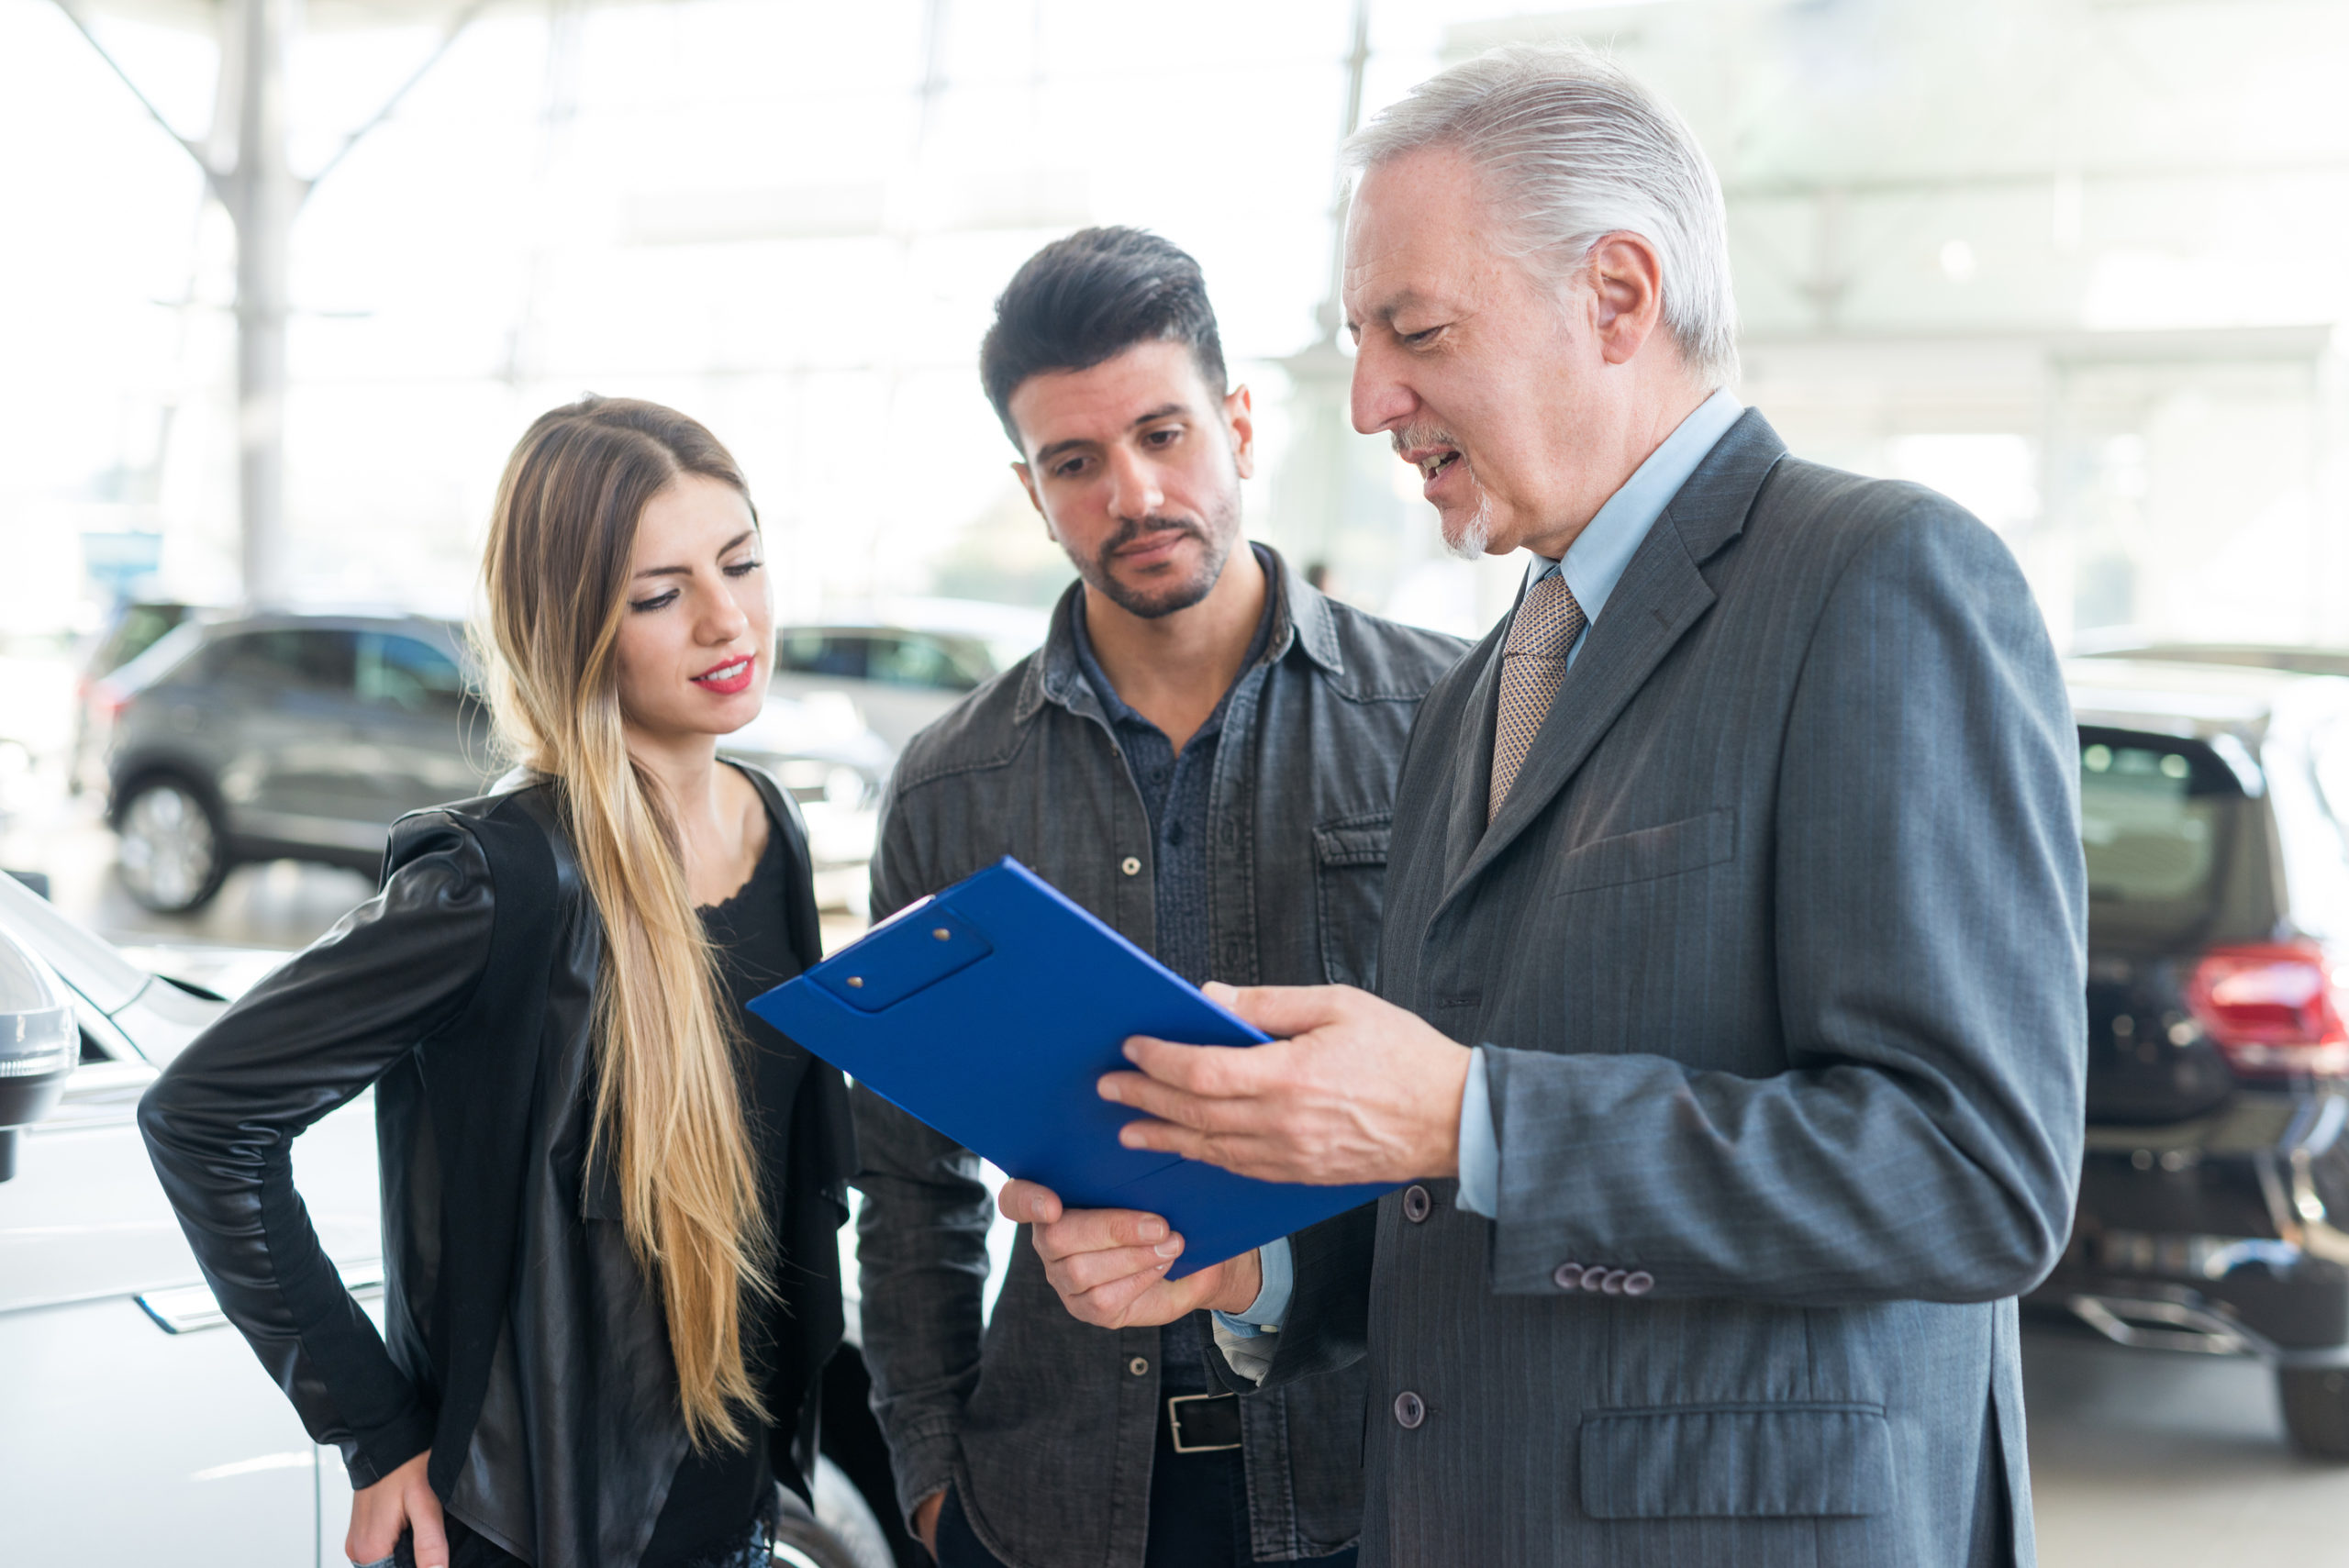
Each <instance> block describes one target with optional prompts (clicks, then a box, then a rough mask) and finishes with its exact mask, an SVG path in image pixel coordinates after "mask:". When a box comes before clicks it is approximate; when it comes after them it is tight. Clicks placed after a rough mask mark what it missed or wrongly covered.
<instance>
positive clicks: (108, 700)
mask: <svg viewBox="0 0 2349 1568" xmlns="http://www.w3.org/2000/svg"><path fill="white" fill-rule="evenodd" d="M129 700H130V694H129V693H128V692H126V691H124V690H123V689H122V688H121V687H120V686H117V685H116V684H114V683H113V682H112V681H98V682H95V683H94V684H92V685H91V687H90V706H91V707H92V708H94V709H95V710H96V712H97V715H98V717H100V718H103V719H105V720H106V722H107V723H108V724H112V723H113V722H114V721H115V720H116V719H117V718H119V717H122V708H123V705H124V704H125V703H127V702H128V701H129Z"/></svg>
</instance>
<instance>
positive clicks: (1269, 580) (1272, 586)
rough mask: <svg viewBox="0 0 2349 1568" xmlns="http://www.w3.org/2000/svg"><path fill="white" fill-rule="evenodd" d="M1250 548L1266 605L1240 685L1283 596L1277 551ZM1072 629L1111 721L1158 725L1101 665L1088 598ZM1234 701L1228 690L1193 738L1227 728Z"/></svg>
mask: <svg viewBox="0 0 2349 1568" xmlns="http://www.w3.org/2000/svg"><path fill="white" fill-rule="evenodd" d="M1249 548H1250V549H1251V550H1254V551H1255V552H1256V561H1257V563H1258V564H1259V565H1261V566H1262V567H1263V568H1264V609H1263V611H1262V612H1261V613H1260V614H1259V615H1258V616H1257V617H1256V633H1255V636H1254V637H1252V638H1251V639H1249V643H1248V652H1247V654H1246V656H1245V657H1244V658H1242V659H1241V661H1240V673H1239V674H1237V675H1234V676H1233V677H1232V678H1231V684H1232V685H1233V686H1237V685H1239V684H1240V680H1241V676H1244V675H1245V674H1247V673H1248V672H1249V671H1251V670H1252V669H1254V668H1255V667H1256V665H1257V662H1259V661H1261V660H1262V659H1263V658H1264V650H1265V648H1266V646H1267V645H1268V644H1269V643H1270V642H1271V641H1272V637H1273V623H1274V622H1275V620H1276V619H1278V618H1279V617H1278V614H1277V612H1278V610H1279V608H1280V599H1281V594H1280V587H1279V584H1280V571H1279V568H1280V562H1279V561H1278V560H1276V559H1274V558H1273V552H1272V551H1271V550H1269V549H1267V548H1266V547H1264V545H1261V544H1256V543H1254V542H1253V541H1251V542H1250V545H1249ZM1069 632H1070V634H1071V635H1070V640H1071V641H1073V642H1074V644H1075V645H1076V662H1077V667H1078V668H1079V669H1081V670H1083V671H1084V672H1085V680H1086V682H1087V683H1088V684H1090V685H1091V686H1092V687H1093V695H1095V696H1096V697H1097V698H1098V699H1099V700H1100V703H1101V707H1102V710H1103V712H1104V713H1105V714H1106V715H1107V716H1108V719H1109V722H1110V723H1112V724H1131V725H1140V726H1141V727H1143V728H1151V729H1155V728H1158V727H1157V726H1156V725H1154V724H1152V723H1151V721H1150V720H1149V719H1147V718H1144V717H1142V716H1141V714H1139V713H1137V712H1135V711H1134V709H1133V708H1131V707H1130V706H1128V705H1127V703H1126V699H1125V698H1123V697H1121V696H1119V695H1118V688H1117V687H1116V686H1114V685H1112V684H1110V681H1109V676H1108V672H1107V671H1105V670H1103V669H1102V668H1101V664H1100V661H1099V660H1098V659H1097V658H1096V657H1095V656H1094V652H1093V637H1092V634H1091V633H1090V632H1088V631H1087V630H1086V629H1085V601H1084V600H1083V599H1082V598H1079V599H1077V600H1076V601H1075V602H1074V604H1073V605H1072V606H1070V608H1069ZM1230 700H1231V692H1230V690H1229V689H1227V690H1226V691H1225V692H1224V694H1223V695H1222V697H1221V698H1220V699H1219V700H1218V702H1217V703H1216V705H1215V712H1214V713H1213V714H1211V715H1209V716H1208V721H1207V722H1206V723H1205V724H1203V725H1201V726H1199V728H1198V731H1197V735H1195V736H1194V737H1193V739H1194V740H1198V739H1204V738H1205V737H1207V736H1209V735H1212V734H1215V733H1216V732H1217V731H1218V730H1219V729H1221V728H1223V709H1224V706H1225V704H1227V703H1229V702H1230Z"/></svg>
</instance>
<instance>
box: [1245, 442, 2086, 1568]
mask: <svg viewBox="0 0 2349 1568" xmlns="http://www.w3.org/2000/svg"><path fill="white" fill-rule="evenodd" d="M1505 630H1506V628H1505V627H1504V628H1501V629H1497V630H1496V631H1495V632H1494V633H1493V634H1492V635H1491V636H1490V637H1488V638H1487V639H1486V641H1485V643H1484V644H1483V645H1482V647H1480V648H1479V649H1478V650H1477V651H1475V652H1474V653H1472V654H1471V655H1470V656H1469V658H1468V659H1467V661H1466V662H1464V663H1463V664H1462V665H1461V666H1460V667H1459V668H1458V669H1456V670H1454V671H1453V672H1452V673H1450V674H1449V675H1447V676H1446V677H1445V678H1444V680H1443V681H1442V683H1441V684H1439V685H1438V686H1437V687H1436V688H1435V690H1434V691H1432V692H1431V693H1430V694H1429V696H1428V699H1427V701H1426V703H1425V704H1424V705H1423V706H1421V708H1420V712H1419V722H1418V725H1417V727H1416V728H1414V730H1413V733H1412V739H1411V744H1410V748H1409V751H1408V754H1407V756H1406V758H1405V762H1404V769H1403V776H1402V780H1401V783H1400V784H1399V785H1398V787H1397V798H1396V807H1395V834H1394V844H1393V857H1392V861H1391V863H1390V867H1389V871H1388V877H1387V905H1386V915H1387V919H1386V936H1385V939H1384V943H1383V945H1382V947H1381V950H1380V961H1379V978H1378V985H1379V990H1380V991H1381V993H1383V994H1384V995H1386V996H1387V997H1389V998H1390V999H1392V1000H1394V1001H1396V1002H1397V1003H1399V1004H1400V1005H1402V1006H1407V1007H1409V1008H1410V1009H1412V1010H1413V1011H1414V1012H1417V1013H1418V1014H1419V1015H1420V1016H1421V1017H1422V1018H1427V1019H1428V1020H1430V1021H1431V1022H1432V1023H1433V1024H1435V1025H1436V1026H1437V1027H1438V1028H1440V1029H1442V1030H1443V1031H1444V1032H1445V1033H1446V1034H1448V1035H1450V1036H1452V1037H1453V1039H1455V1040H1463V1041H1481V1042H1487V1043H1489V1044H1490V1046H1492V1047H1493V1048H1494V1049H1493V1050H1492V1051H1490V1052H1489V1055H1488V1071H1489V1074H1490V1085H1491V1090H1492V1106H1493V1116H1494V1119H1495V1122H1496V1124H1497V1125H1496V1130H1497V1134H1498V1137H1499V1141H1500V1149H1501V1173H1500V1176H1501V1179H1500V1194H1499V1208H1500V1215H1499V1217H1498V1218H1497V1219H1486V1218H1481V1217H1479V1216H1477V1215H1475V1214H1472V1213H1468V1212H1465V1211H1463V1210H1461V1209H1459V1208H1457V1207H1454V1205H1453V1202H1452V1198H1453V1187H1452V1184H1450V1183H1439V1182H1431V1183H1428V1184H1425V1186H1426V1189H1427V1191H1428V1193H1429V1194H1430V1195H1432V1198H1433V1202H1432V1203H1431V1204H1422V1203H1421V1202H1420V1201H1419V1200H1418V1199H1410V1200H1409V1201H1408V1202H1407V1201H1406V1199H1407V1195H1405V1194H1397V1195H1392V1196H1390V1197H1388V1198H1387V1199H1386V1201H1385V1202H1383V1203H1382V1204H1381V1205H1380V1206H1379V1207H1378V1212H1377V1218H1376V1223H1375V1240H1374V1241H1371V1242H1369V1243H1367V1244H1365V1243H1364V1241H1363V1240H1362V1237H1361V1232H1362V1229H1363V1227H1362V1226H1361V1225H1360V1224H1359V1222H1357V1223H1356V1224H1355V1226H1354V1227H1353V1229H1352V1230H1351V1231H1350V1229H1349V1227H1348V1226H1347V1225H1345V1224H1343V1223H1337V1222H1333V1223H1332V1225H1330V1226H1329V1227H1326V1228H1323V1229H1320V1230H1318V1231H1313V1232H1308V1233H1306V1234H1305V1235H1304V1236H1302V1237H1300V1238H1298V1239H1297V1243H1296V1246H1297V1295H1296V1296H1295V1298H1294V1300H1293V1301H1292V1304H1291V1307H1290V1310H1289V1315H1288V1320H1287V1327H1286V1331H1285V1332H1283V1333H1282V1334H1281V1335H1280V1337H1279V1338H1280V1341H1281V1342H1280V1345H1279V1349H1278V1351H1277V1354H1276V1357H1275V1361H1274V1363H1273V1369H1272V1373H1271V1375H1270V1377H1269V1378H1268V1379H1267V1382H1268V1384H1270V1383H1276V1382H1279V1381H1283V1380H1286V1379H1287V1378H1289V1377H1293V1376H1297V1375H1301V1374H1304V1373H1311V1372H1313V1371H1315V1370H1317V1369H1320V1368H1326V1367H1330V1366H1335V1365H1341V1364H1344V1363H1345V1362H1349V1361H1350V1360H1352V1359H1353V1357H1355V1356H1356V1355H1358V1354H1361V1353H1364V1350H1365V1348H1366V1351H1367V1355H1368V1358H1369V1368H1370V1383H1371V1415H1370V1420H1369V1423H1368V1428H1367V1432H1366V1440H1365V1451H1364V1460H1365V1462H1366V1464H1367V1466H1368V1474H1367V1477H1366V1480H1367V1485H1368V1494H1369V1498H1370V1504H1369V1510H1368V1517H1367V1518H1366V1519H1365V1520H1364V1550H1363V1561H1364V1568H1374V1565H1384V1564H1390V1563H1395V1564H1402V1563H1408V1564H1430V1565H1434V1564H1445V1565H1451V1564H1459V1563H1468V1562H1477V1563H1484V1562H1496V1563H1497V1562H1507V1563H1510V1564H1516V1565H1522V1564H1537V1563H1557V1564H1568V1563H1571V1564H1578V1565H1579V1564H1600V1563H1606V1564H1623V1565H1630V1564H1655V1563H1667V1562H1669V1563H1683V1564H1715V1563H1719V1564H1734V1565H1736V1568H1765V1565H1768V1564H1779V1563H1785V1564H1795V1563H1800V1564H1804V1565H1805V1568H1811V1565H1815V1564H1850V1565H1852V1568H1891V1565H1894V1564H1929V1563H1930V1564H1951V1565H1957V1564H1970V1563H1975V1562H2031V1561H2032V1538H2031V1505H2030V1490H2029V1487H2030V1482H2029V1475H2028V1473H2027V1471H2026V1469H2025V1467H2024V1447H2023V1415H2022V1385H2021V1374H2020V1370H2019V1366H2018V1360H2017V1346H2016V1322H2015V1307H2014V1300H2013V1298H2014V1297H2015V1296H2017V1295H2018V1294H2019V1293H2021V1292H2022V1291H2024V1290H2026V1289H2028V1288H2029V1287H2031V1286H2032V1284H2035V1283H2036V1282H2037V1281H2038V1280H2039V1279H2041V1278H2042V1277H2043V1275H2044V1274H2045V1273H2047V1271H2048V1270H2049V1269H2050V1268H2051V1267H2052V1266H2053V1265H2054V1261H2055V1258H2056V1255H2057V1253H2058V1251H2060V1250H2061V1248H2062V1246H2063V1243H2064V1240H2065V1233H2066V1230H2067V1229H2068V1226H2069V1223H2070V1219H2071V1213H2072V1197H2073V1188H2074V1184H2075V1182H2076V1171H2077V1169H2078V1164H2079V1158H2080V1143H2081V1103H2082V1073H2083V1051H2082V1043H2081V1042H2082V1040H2084V1039H2085V1031H2086V1027H2087V1025H2086V1020H2085V1017H2084V1005H2083V987H2084V973H2083V971H2084V966H2085V942H2086V914H2085V910H2086V891H2085V886H2084V883H2085V876H2084V872H2083V868H2082V865H2081V857H2080V842H2079V823H2078V817H2079V809H2078V801H2077V791H2078V784H2077V773H2076V770H2077V767H2078V763H2077V761H2076V757H2077V741H2076V736H2075V734H2074V731H2073V728H2072V722H2071V716H2070V710H2069V707H2068V706H2067V704H2066V701H2065V693H2064V687H2063V684H2062V682H2061V679H2060V675H2059V672H2058V669H2057V665H2056V662H2055V657H2054V651H2053V650H2052V649H2051V648H2050V646H2049V643H2048V639H2047V635H2046V632H2045V630H2044V629H2043V627H2042V624H2041V621H2040V618H2039V614H2038V611H2037V610H2036V609H2035V608H2034V607H2033V606H2032V598H2031V595H2030V592H2029V590H2028V589H2027V588H2026V587H2025V585H2024V583H2023V579H2022V576H2021V573H2019V572H2018V571H2017V569H2016V567H2015V564H2014V562H2013V560H2012V559H2011V558H2010V557H2009V554H2008V553H2007V551H2006V550H2005V549H2004V548H2003V547H2002V546H2001V545H2000V544H1999V542H1998V539H1996V538H1995V537H1994V536H1992V535H1991V534H1990V532H1989V531H1988V530H1987V529H1986V528H1983V527H1982V526H1981V525H1980V524H1979V523H1977V522H1976V521H1975V520H1974V519H1973V518H1972V517H1968V516H1967V515H1966V514H1965V512H1963V511H1961V510H1960V509H1959V508H1958V507H1957V506H1954V505H1953V504H1951V503H1950V502H1949V501H1947V500H1945V499H1943V497H1941V496H1939V495H1934V494H1932V492H1930V491H1926V490H1922V489H1920V488H1918V487H1916V486H1914V485H1909V484H1891V483H1887V482H1884V481H1878V480H1870V479H1863V478H1858V477H1855V476H1854V475H1851V474H1847V473H1837V472H1835V471H1833V470H1831V469H1826V468H1821V467H1819V466H1816V465H1814V464H1811V463H1806V462H1798V461H1797V460H1795V459H1793V458H1790V457H1788V456H1787V454H1786V450H1785V448H1784V446H1783V445H1782V444H1781V443H1780V442H1779V440H1778V439H1777V436H1776V433H1775V432H1773V431H1772V430H1771V428H1770V427H1769V425H1768V424H1767V423H1766V422H1765V420H1764V419H1763V418H1762V417H1761V416H1760V415H1759V414H1757V413H1753V412H1750V411H1749V412H1748V413H1747V414H1746V415H1745V416H1744V417H1743V418H1742V419H1741V420H1740V421H1739V422H1738V424H1737V425H1736V426H1735V427H1733V428H1731V431H1730V432H1729V434H1728V435H1726V436H1725V437H1723V438H1722V439H1721V441H1720V444H1719V445H1718V446H1717V447H1716V448H1715V449H1714V450H1713V451H1712V453H1711V454H1710V455H1709V457H1708V458H1707V459H1706V461H1705V462H1704V463H1703V465H1702V466H1700V467H1699V468H1698V471H1697V473H1695V474H1694V475H1693V476H1692V477H1691V478H1690V479H1689V481H1688V483H1687V485H1686V486H1685V487H1684V488H1683V489H1682V490H1681V492H1680V493H1679V495H1677V496H1675V498H1674V500H1673V501H1672V503H1671V505H1670V506H1668V507H1667V508H1666V509H1665V511H1664V515H1663V516H1662V517H1659V518H1658V519H1657V522H1656V524H1655V527H1654V528H1653V530H1652V531H1651V532H1650V534H1649V536H1648V538H1647V539H1646V540H1645V541H1644V543H1642V546H1641V547H1640V550H1639V551H1638V553H1637V554H1636V555H1635V556H1634V557H1633V559H1632V562H1631V566H1630V568H1629V569H1628V571H1627V572H1626V573H1625V574H1624V576H1623V579H1622V582H1621V584H1620V585H1619V586H1618V587H1617V589H1616V590H1615V593H1614V595H1613V597H1612V598H1610V599H1609V602H1608V605H1607V608H1606V613H1605V614H1604V615H1603V616H1601V617H1600V618H1599V619H1598V622H1597V624H1596V625H1595V626H1594V627H1593V628H1592V630H1591V633H1590V639H1589V641H1588V643H1587V644H1586V646H1585V647H1584V649H1583V651H1582V653H1581V655H1580V656H1579V658H1578V659H1577V660H1576V661H1575V666H1574V668H1573V670H1572V671H1571V672H1570V673H1568V674H1567V676H1566V678H1565V680H1564V684H1563V685H1562V686H1561V688H1560V690H1559V692H1558V695H1557V698H1556V701H1555V705H1554V706H1553V707H1552V709H1551V711H1550V716H1549V718H1548V720H1547V722H1546V724H1545V726H1544V728H1542V733H1541V735H1540V736H1539V737H1538V739H1537V740H1536V741H1535V744H1534V747H1533V751H1532V752H1531V756H1530V757H1529V758H1528V759H1527V761H1526V762H1525V765H1524V768H1523V770H1522V772H1521V773H1520V774H1519V775H1518V779H1517V783H1516V786H1515V788H1514V789H1513V790H1512V791H1511V793H1510V795H1509V797H1508V801H1507V803H1506V805H1505V806H1504V807H1503V809H1502V811H1501V813H1500V815H1499V817H1497V819H1496V820H1495V821H1494V822H1493V824H1492V826H1491V827H1490V828H1489V829H1488V828H1486V823H1485V808H1486V774H1487V771H1488V768H1489V766H1490V759H1491V756H1492V748H1493V722H1494V707H1495V702H1496V691H1497V680H1498V673H1499V663H1500V651H1501V646H1502V642H1503V640H1504V637H1505ZM1414 1214H1421V1215H1423V1216H1424V1218H1419V1219H1417V1220H1414V1219H1413V1218H1411V1216H1412V1215H1414ZM1568 1264H1571V1265H1574V1267H1573V1268H1571V1269H1568V1268H1564V1267H1562V1265H1568ZM1584 1270H1589V1271H1591V1272H1590V1273H1588V1274H1585V1273H1582V1272H1581V1271H1584ZM1634 1272H1643V1273H1646V1274H1648V1275H1649V1276H1651V1278H1652V1280H1653V1284H1652V1286H1650V1287H1649V1288H1647V1289H1646V1290H1645V1291H1644V1293H1643V1294H1639V1295H1632V1294H1629V1293H1624V1292H1622V1291H1621V1289H1620V1287H1621V1285H1622V1284H1623V1283H1624V1281H1625V1280H1626V1278H1627V1277H1628V1276H1629V1275H1630V1274H1631V1273H1634ZM1586 1278H1587V1279H1593V1280H1596V1281H1603V1282H1606V1283H1608V1284H1612V1285H1613V1286H1614V1287H1615V1293H1613V1294H1610V1293H1609V1292H1608V1291H1606V1290H1603V1289H1602V1290H1590V1289H1586V1288H1583V1287H1582V1285H1581V1284H1580V1281H1582V1280H1583V1279H1586ZM1415 1418H1416V1419H1415Z"/></svg>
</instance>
